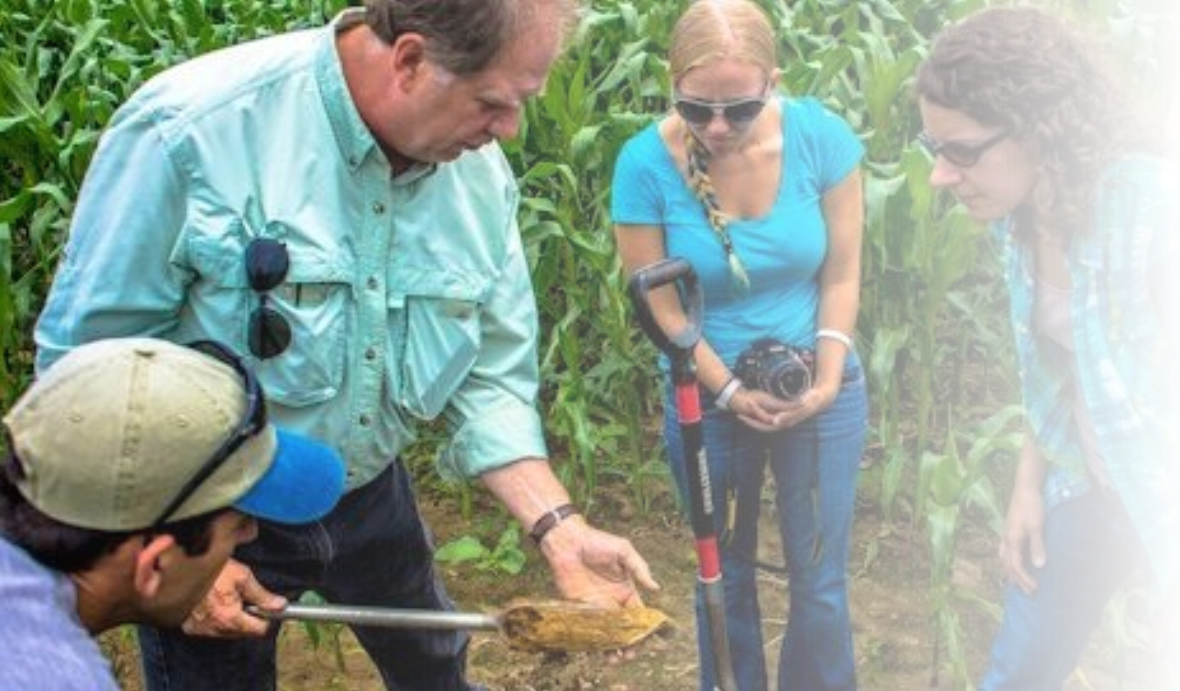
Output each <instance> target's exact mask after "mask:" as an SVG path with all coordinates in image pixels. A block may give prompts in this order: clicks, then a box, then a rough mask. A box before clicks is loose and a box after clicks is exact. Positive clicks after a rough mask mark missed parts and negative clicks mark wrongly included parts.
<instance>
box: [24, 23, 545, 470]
mask: <svg viewBox="0 0 1180 691" xmlns="http://www.w3.org/2000/svg"><path fill="white" fill-rule="evenodd" d="M362 19H363V10H349V11H345V12H344V13H342V14H341V15H340V16H338V17H337V18H336V20H335V21H334V22H333V23H332V25H330V26H329V27H325V28H322V29H317V30H310V31H303V32H295V33H290V34H284V35H281V36H277V37H272V38H267V39H263V40H260V41H255V42H252V43H247V44H243V45H240V46H236V47H233V48H229V49H226V50H223V51H218V52H215V53H211V54H208V55H205V56H202V57H199V58H197V59H194V60H192V61H190V62H187V63H184V64H181V65H179V66H177V67H174V68H172V69H171V70H168V71H166V72H164V73H162V74H161V75H159V76H158V77H156V78H155V79H153V80H151V81H149V82H148V83H147V84H146V85H145V86H144V87H143V88H141V89H140V90H139V91H138V92H137V93H135V94H134V95H133V96H132V97H131V99H130V100H129V101H128V102H127V104H125V105H124V106H123V107H122V108H121V109H120V110H119V112H118V113H116V115H115V117H114V119H113V121H112V122H111V124H110V127H109V129H108V130H107V131H106V132H105V133H104V135H103V137H102V140H101V142H100V145H99V148H98V150H97V152H96V155H95V157H94V160H93V162H92V164H91V167H90V170H89V171H88V173H87V177H86V180H85V183H84V185H83V188H82V195H81V198H80V200H79V202H78V206H77V209H76V211H75V216H74V220H73V226H72V228H71V233H70V239H69V242H68V243H67V246H66V251H65V257H64V259H63V260H62V263H61V266H60V267H59V270H58V275H57V277H56V279H55V282H54V286H53V288H52V289H51V291H50V294H49V296H48V298H47V302H46V306H45V310H44V312H43V313H42V315H41V318H40V320H39V321H38V324H37V329H36V340H37V345H38V354H37V366H38V368H39V369H44V368H45V367H48V366H49V365H50V364H51V363H52V362H54V361H55V360H56V359H58V358H59V357H60V356H61V355H63V354H64V353H65V352H67V351H68V350H69V349H70V348H72V347H74V346H77V345H79V344H81V343H84V342H87V341H91V340H95V339H99V338H107V337H115V336H127V335H151V336H156V337H161V338H167V339H170V340H174V341H178V342H186V341H189V340H195V339H199V338H213V339H217V340H220V341H222V342H224V343H226V344H227V345H229V346H231V347H232V348H234V349H235V350H237V351H238V352H240V353H243V354H246V353H248V348H247V339H246V334H247V324H248V321H249V318H250V314H251V312H252V311H253V310H255V309H256V308H257V307H258V305H259V302H260V296H259V295H257V294H256V293H255V292H253V291H252V290H251V289H250V286H249V285H248V283H247V280H246V273H245V265H244V255H245V247H246V245H247V244H248V243H249V242H250V240H251V239H253V238H256V237H270V238H274V239H277V240H279V241H281V242H282V243H284V244H285V246H286V248H287V252H288V254H289V256H290V270H289V272H288V274H287V276H286V279H285V281H284V282H283V284H282V285H280V286H279V287H277V288H276V289H274V290H273V291H271V293H270V295H269V296H268V304H269V305H270V306H271V307H272V308H274V309H276V310H277V311H278V312H279V313H280V314H282V315H283V317H284V318H285V319H286V320H287V321H288V322H289V323H290V325H291V327H292V332H293V339H292V343H291V346H290V347H289V348H288V349H287V350H286V351H284V352H283V353H282V354H280V355H278V356H277V357H273V358H270V359H266V360H256V361H254V362H253V363H252V364H253V366H254V367H255V368H256V370H257V372H258V375H259V377H260V379H261V381H262V383H263V385H264V387H265V389H266V392H267V396H268V399H269V401H270V403H271V406H270V408H271V412H272V415H273V417H274V419H275V420H276V421H277V422H278V423H279V424H281V425H284V426H287V427H289V428H293V429H295V430H297V431H300V432H303V433H305V434H308V435H310V436H313V437H316V438H319V439H322V440H324V441H326V442H327V443H329V444H332V445H333V446H335V447H336V448H337V449H338V450H339V451H340V452H341V453H342V454H343V455H344V456H345V457H346V458H347V459H348V463H349V481H350V484H351V485H352V486H356V485H359V484H362V483H363V482H365V481H366V480H368V479H371V478H372V477H374V476H375V475H376V474H377V473H378V472H380V471H381V469H382V468H384V467H385V466H386V465H387V464H388V463H389V461H390V459H392V458H393V457H394V456H395V455H396V454H397V453H398V452H400V451H401V450H402V449H403V448H404V447H405V446H406V445H407V444H408V443H410V442H411V441H412V440H413V439H414V426H415V422H416V421H417V420H429V419H434V418H436V417H439V416H442V417H444V418H445V419H446V421H447V422H448V424H449V427H450V429H451V431H452V437H451V441H450V444H449V445H448V446H447V448H446V449H444V450H443V452H442V453H441V454H440V457H439V462H440V468H441V470H443V471H444V472H445V473H448V474H452V475H462V476H475V475H478V474H480V473H482V472H485V471H487V470H490V469H493V468H497V467H500V466H503V465H505V464H507V463H510V462H512V461H515V460H518V459H520V458H525V457H544V456H545V455H546V450H545V445H544V441H543V438H542V424H541V421H540V417H539V414H538V412H537V409H536V400H535V399H536V392H537V380H538V372H537V363H536V339H537V333H538V326H537V315H536V305H535V300H534V297H533V293H532V287H531V282H530V279H529V275H528V268H527V263H526V260H525V256H524V252H523V248H522V245H521V240H520V235H519V229H518V227H517V224H516V211H517V205H518V201H519V192H518V189H517V186H516V183H515V180H514V177H513V174H512V171H511V169H510V168H509V166H508V164H507V161H506V160H505V158H504V156H503V153H502V152H501V150H500V149H499V147H498V146H496V145H495V144H491V145H488V146H485V147H483V148H481V149H479V150H477V151H470V152H466V153H465V154H463V155H462V156H461V157H460V158H458V159H457V160H455V161H453V162H448V163H444V164H440V165H437V166H418V167H416V168H412V169H411V170H409V171H407V172H406V173H403V174H402V175H399V176H397V177H394V176H393V175H392V171H391V168H390V166H389V164H388V162H387V160H386V158H385V156H384V155H383V154H382V152H381V150H380V148H379V147H378V145H377V143H376V142H375V140H374V139H373V137H372V135H371V133H370V132H369V130H368V129H367V128H366V127H365V125H364V123H363V122H362V120H361V117H360V114H359V113H358V112H357V110H356V108H355V106H354V104H353V103H352V101H351V99H350V97H349V93H348V90H347V87H346V84H345V81H344V76H343V73H342V70H341V66H340V60H339V56H338V54H337V52H336V48H335V36H336V34H337V32H339V31H342V30H344V29H346V28H348V27H351V26H354V25H356V24H357V23H359V22H360V21H362Z"/></svg>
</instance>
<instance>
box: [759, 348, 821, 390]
mask: <svg viewBox="0 0 1180 691" xmlns="http://www.w3.org/2000/svg"><path fill="white" fill-rule="evenodd" d="M766 379H767V382H766V383H767V387H766V389H767V391H770V393H772V394H774V395H775V396H777V397H779V398H782V399H786V400H791V399H793V398H798V397H799V396H802V395H803V392H804V391H807V389H809V388H811V372H809V371H808V370H807V366H806V365H804V364H803V363H802V362H801V361H800V360H799V358H798V357H797V356H796V355H795V354H794V353H791V354H788V355H785V356H784V357H783V358H782V359H780V360H779V361H778V362H776V363H775V364H774V365H772V367H771V369H770V371H769V372H767V376H766Z"/></svg>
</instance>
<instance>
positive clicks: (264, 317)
mask: <svg viewBox="0 0 1180 691" xmlns="http://www.w3.org/2000/svg"><path fill="white" fill-rule="evenodd" d="M290 268H291V258H290V256H289V255H288V254H287V246H286V245H284V244H283V243H281V242H279V241H278V240H275V239H272V238H255V239H254V240H251V241H250V244H248V245H246V281H247V282H248V283H249V284H250V289H251V290H253V291H254V292H255V293H256V294H257V295H258V307H257V308H256V309H255V310H254V311H253V312H251V313H250V322H249V324H248V325H247V335H246V342H247V344H248V345H249V346H250V353H251V354H253V355H254V356H255V357H257V358H258V359H260V360H265V359H267V358H272V357H275V356H277V355H279V354H281V353H282V352H283V351H284V350H286V349H287V347H288V346H290V345H291V323H290V322H288V321H287V318H286V317H284V316H283V315H282V314H280V313H279V312H278V311H277V310H276V309H275V308H273V307H271V306H270V305H269V304H267V303H268V302H269V299H268V298H269V293H270V291H272V290H274V289H275V288H277V287H279V285H280V284H281V283H282V282H283V280H284V279H285V278H286V277H287V271H288V270H289V269H290Z"/></svg>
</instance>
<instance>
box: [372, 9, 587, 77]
mask: <svg viewBox="0 0 1180 691" xmlns="http://www.w3.org/2000/svg"><path fill="white" fill-rule="evenodd" d="M545 5H552V6H554V7H555V9H556V11H557V16H558V18H559V21H560V22H561V31H562V35H563V36H566V35H568V34H569V32H570V31H571V30H572V29H573V27H574V26H575V25H576V23H577V20H578V13H579V10H580V3H579V2H578V0H365V23H367V24H368V25H369V28H371V29H372V30H373V32H374V33H376V34H377V36H378V37H379V38H381V40H382V41H385V42H386V43H393V42H394V41H396V40H397V38H398V37H399V36H401V35H403V34H407V33H416V34H421V35H422V36H424V37H426V40H427V55H428V57H429V58H430V60H431V61H432V62H434V63H436V64H437V65H439V66H440V67H442V68H443V69H445V70H447V71H448V72H451V73H453V74H457V75H467V74H473V73H475V72H479V71H480V70H482V69H484V68H486V67H487V66H488V65H489V64H491V62H492V60H493V59H495V57H496V56H497V55H499V53H500V51H501V49H502V48H504V46H506V45H508V43H510V42H511V41H512V40H514V39H516V38H518V37H519V36H520V34H521V32H522V31H524V30H526V29H528V28H529V27H530V22H531V21H532V19H533V18H534V17H535V16H536V15H537V13H538V10H539V9H540V8H541V7H542V6H545Z"/></svg>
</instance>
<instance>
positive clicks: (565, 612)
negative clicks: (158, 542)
mask: <svg viewBox="0 0 1180 691" xmlns="http://www.w3.org/2000/svg"><path fill="white" fill-rule="evenodd" d="M246 611H247V612H248V613H250V614H252V615H254V616H256V617H261V618H263V619H277V620H286V619H293V620H298V621H314V622H324V623H334V624H348V625H350V626H377V627H382V628H394V629H446V630H464V631H498V632H500V633H501V634H503V635H504V637H505V638H507V639H508V644H509V646H511V647H513V648H516V649H518V650H534V651H542V650H544V651H562V652H579V651H609V650H618V649H620V648H626V647H629V646H632V645H635V644H636V643H638V642H639V641H641V640H643V639H645V638H647V637H648V636H650V635H651V634H653V633H655V632H656V631H657V630H658V629H660V627H662V626H663V625H664V624H665V623H667V621H668V617H667V616H666V615H665V614H664V613H663V612H661V611H659V610H657V609H652V608H650V607H626V608H623V609H604V608H601V607H592V606H590V605H581V604H578V603H576V602H517V603H513V604H511V605H509V606H508V607H507V608H505V609H504V610H502V611H500V612H496V613H483V612H446V611H435V610H421V609H392V608H387V607H356V606H349V605H304V604H295V603H292V604H289V605H287V607H286V608H284V609H281V610H277V611H269V610H264V609H261V608H259V607H256V606H253V605H249V606H247V607H246Z"/></svg>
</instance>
